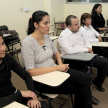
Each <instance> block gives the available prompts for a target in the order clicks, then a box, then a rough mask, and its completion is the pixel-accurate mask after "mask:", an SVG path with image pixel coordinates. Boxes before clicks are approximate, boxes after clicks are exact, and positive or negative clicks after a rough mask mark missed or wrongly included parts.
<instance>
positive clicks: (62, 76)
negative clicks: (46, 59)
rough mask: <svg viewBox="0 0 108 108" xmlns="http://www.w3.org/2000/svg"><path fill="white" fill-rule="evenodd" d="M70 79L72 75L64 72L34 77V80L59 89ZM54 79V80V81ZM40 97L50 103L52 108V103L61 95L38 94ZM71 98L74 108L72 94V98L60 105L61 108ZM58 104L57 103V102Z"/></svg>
mask: <svg viewBox="0 0 108 108" xmlns="http://www.w3.org/2000/svg"><path fill="white" fill-rule="evenodd" d="M69 77H70V75H69V74H68V73H64V72H60V71H54V72H50V73H46V74H42V75H38V76H33V77H32V78H33V80H34V81H37V82H40V83H43V84H46V85H49V86H52V87H57V86H60V85H61V84H62V83H64V82H65V81H66V80H67V79H68V78H69ZM52 79H53V80H52ZM36 93H37V95H38V96H40V97H41V98H43V99H47V100H48V102H49V105H50V107H51V108H53V107H52V105H51V101H52V100H53V99H54V98H56V97H58V95H59V94H47V93H40V92H36ZM70 98H71V101H72V107H73V98H72V94H70V96H69V97H68V98H67V99H66V100H65V102H64V103H63V104H62V105H60V107H59V108H62V106H63V105H64V104H65V103H66V102H67V101H68V100H69V99H70ZM56 103H57V102H56Z"/></svg>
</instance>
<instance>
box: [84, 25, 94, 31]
mask: <svg viewBox="0 0 108 108" xmlns="http://www.w3.org/2000/svg"><path fill="white" fill-rule="evenodd" d="M84 28H85V29H86V30H87V29H92V26H91V25H89V27H87V26H85V25H84Z"/></svg>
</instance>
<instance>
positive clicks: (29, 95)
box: [20, 90, 37, 99]
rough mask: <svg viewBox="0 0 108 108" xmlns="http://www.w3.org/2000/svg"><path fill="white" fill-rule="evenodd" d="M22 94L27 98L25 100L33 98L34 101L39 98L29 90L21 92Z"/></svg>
mask: <svg viewBox="0 0 108 108" xmlns="http://www.w3.org/2000/svg"><path fill="white" fill-rule="evenodd" d="M20 92H21V94H22V97H25V98H30V97H31V98H33V99H37V96H36V94H35V93H34V92H32V91H30V90H28V91H20Z"/></svg>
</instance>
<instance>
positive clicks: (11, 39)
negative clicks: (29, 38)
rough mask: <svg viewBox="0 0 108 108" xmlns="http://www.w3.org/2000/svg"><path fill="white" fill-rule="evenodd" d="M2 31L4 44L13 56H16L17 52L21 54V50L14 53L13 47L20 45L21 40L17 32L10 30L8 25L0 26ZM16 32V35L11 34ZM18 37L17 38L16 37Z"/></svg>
mask: <svg viewBox="0 0 108 108" xmlns="http://www.w3.org/2000/svg"><path fill="white" fill-rule="evenodd" d="M0 31H1V33H2V34H3V38H4V42H5V44H6V46H7V48H8V51H9V53H10V54H11V55H13V54H15V53H16V52H19V51H20V49H18V50H16V51H14V49H13V46H14V45H15V44H18V43H19V44H20V46H21V43H20V38H19V36H18V33H17V32H16V31H15V30H8V27H7V26H6V25H3V26H0ZM13 32H15V33H16V34H15V35H14V34H11V33H13ZM7 33H8V34H7ZM16 35H17V36H16Z"/></svg>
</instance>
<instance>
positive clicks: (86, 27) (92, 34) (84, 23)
mask: <svg viewBox="0 0 108 108" xmlns="http://www.w3.org/2000/svg"><path fill="white" fill-rule="evenodd" d="M91 22H92V20H91V15H90V14H88V13H84V14H82V15H81V19H80V23H81V28H80V29H79V31H80V32H82V34H83V35H84V36H86V38H87V39H88V41H89V42H90V43H91V44H92V43H97V42H102V38H101V36H100V34H99V33H98V32H97V31H96V30H95V29H94V28H93V27H92V25H91ZM96 37H97V38H96ZM92 48H93V52H94V53H95V54H99V55H101V56H104V57H107V58H108V48H105V47H92Z"/></svg>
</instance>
